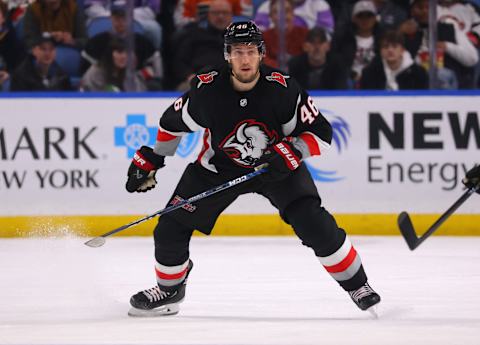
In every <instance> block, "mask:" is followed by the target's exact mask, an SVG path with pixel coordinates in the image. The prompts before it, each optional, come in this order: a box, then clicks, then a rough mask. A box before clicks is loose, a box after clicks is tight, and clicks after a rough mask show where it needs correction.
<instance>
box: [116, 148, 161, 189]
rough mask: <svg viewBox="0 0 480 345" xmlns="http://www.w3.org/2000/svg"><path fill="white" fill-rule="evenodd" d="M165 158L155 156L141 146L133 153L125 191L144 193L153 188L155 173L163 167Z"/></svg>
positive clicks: (150, 150)
mask: <svg viewBox="0 0 480 345" xmlns="http://www.w3.org/2000/svg"><path fill="white" fill-rule="evenodd" d="M164 160H165V157H164V156H160V155H157V154H156V153H154V152H153V150H152V148H151V147H148V146H142V147H141V148H140V150H138V151H137V152H135V155H134V156H133V159H132V163H131V164H130V167H129V168H128V180H127V184H126V186H125V187H126V188H127V191H128V192H129V193H133V192H146V191H149V190H150V189H153V188H155V185H156V184H157V180H156V179H155V173H156V172H157V170H158V169H160V168H163V167H164V166H165V163H164Z"/></svg>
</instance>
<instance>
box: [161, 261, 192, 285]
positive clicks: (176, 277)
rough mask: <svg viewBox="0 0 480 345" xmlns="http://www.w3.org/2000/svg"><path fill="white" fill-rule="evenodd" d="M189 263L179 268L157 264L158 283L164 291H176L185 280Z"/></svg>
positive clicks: (186, 262)
mask: <svg viewBox="0 0 480 345" xmlns="http://www.w3.org/2000/svg"><path fill="white" fill-rule="evenodd" d="M188 261H189V260H187V261H185V262H184V263H183V264H181V265H178V266H165V265H162V264H160V263H158V262H156V263H155V274H156V276H157V283H158V285H159V286H160V287H161V288H162V290H165V291H168V290H169V289H175V288H176V287H177V286H178V285H180V284H181V283H182V282H183V281H184V280H185V277H186V276H187V271H188Z"/></svg>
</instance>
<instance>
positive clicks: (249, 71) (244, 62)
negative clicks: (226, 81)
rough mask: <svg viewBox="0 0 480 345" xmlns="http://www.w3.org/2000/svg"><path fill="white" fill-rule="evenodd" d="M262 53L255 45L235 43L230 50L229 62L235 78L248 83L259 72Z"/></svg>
mask: <svg viewBox="0 0 480 345" xmlns="http://www.w3.org/2000/svg"><path fill="white" fill-rule="evenodd" d="M261 60H262V55H261V54H260V53H259V51H258V47H257V46H256V45H251V44H235V45H233V46H232V49H231V51H230V59H229V62H230V64H231V66H232V72H233V75H234V76H235V78H236V79H238V80H239V81H240V82H242V83H250V82H252V81H254V80H255V78H256V77H257V75H258V73H259V67H260V61H261Z"/></svg>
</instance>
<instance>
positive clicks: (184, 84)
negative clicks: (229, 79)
mask: <svg viewBox="0 0 480 345" xmlns="http://www.w3.org/2000/svg"><path fill="white" fill-rule="evenodd" d="M231 22H232V6H231V4H230V3H229V2H228V1H226V0H213V1H212V2H211V3H210V6H209V10H208V17H207V26H206V27H203V26H202V25H201V24H200V23H191V24H189V25H188V26H187V27H185V28H184V30H183V31H182V33H180V34H179V36H178V37H177V39H176V40H175V42H177V50H176V52H175V67H174V68H175V80H176V85H177V90H180V91H184V90H186V89H187V88H188V85H189V82H190V79H191V78H192V77H193V76H194V75H195V73H197V72H198V71H199V70H200V69H201V68H204V67H205V68H206V67H212V66H217V65H221V64H223V63H225V60H224V57H223V33H224V31H225V29H226V28H227V26H228V24H230V23H231Z"/></svg>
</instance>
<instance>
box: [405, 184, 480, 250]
mask: <svg viewBox="0 0 480 345" xmlns="http://www.w3.org/2000/svg"><path fill="white" fill-rule="evenodd" d="M479 188H480V185H476V186H474V187H471V188H469V189H467V191H466V192H465V193H463V194H462V196H461V197H460V198H459V199H458V200H457V201H455V203H454V204H453V205H452V206H450V208H449V209H448V210H446V211H445V213H443V214H442V215H441V216H440V218H438V219H437V221H436V222H435V223H433V225H432V226H431V227H430V229H428V230H427V232H425V233H424V234H423V235H422V236H420V237H417V233H416V231H415V229H414V228H413V224H412V220H411V219H410V216H409V215H408V213H407V212H402V213H400V214H399V215H398V219H397V222H398V227H399V228H400V232H401V233H402V236H403V238H404V239H405V241H406V242H407V245H408V248H410V250H414V249H415V248H417V247H418V246H419V245H420V244H421V243H422V242H423V241H425V240H426V239H427V238H428V237H430V235H432V234H433V233H434V232H435V230H437V229H438V228H439V227H440V225H442V223H443V222H445V221H446V220H447V218H448V217H450V215H451V214H452V213H453V212H455V210H456V209H457V208H459V207H460V205H462V204H463V203H464V202H465V200H467V199H468V198H469V197H470V196H471V195H472V194H473V193H475V192H476V191H477V190H478V189H479Z"/></svg>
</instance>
